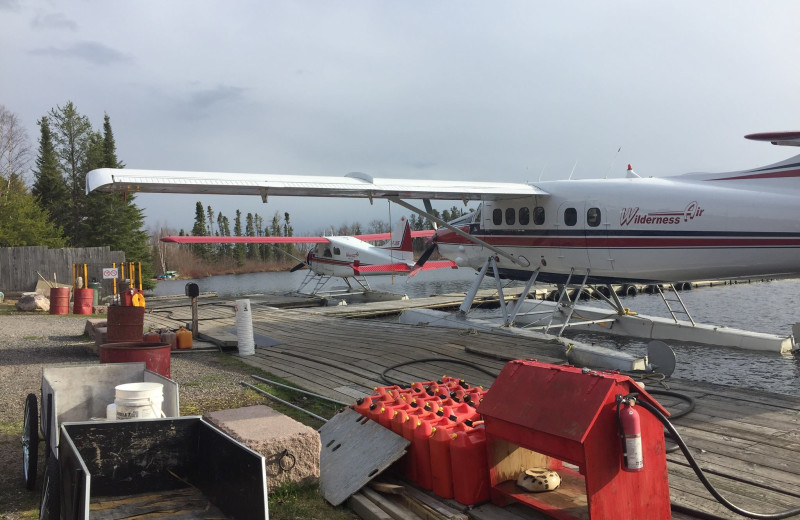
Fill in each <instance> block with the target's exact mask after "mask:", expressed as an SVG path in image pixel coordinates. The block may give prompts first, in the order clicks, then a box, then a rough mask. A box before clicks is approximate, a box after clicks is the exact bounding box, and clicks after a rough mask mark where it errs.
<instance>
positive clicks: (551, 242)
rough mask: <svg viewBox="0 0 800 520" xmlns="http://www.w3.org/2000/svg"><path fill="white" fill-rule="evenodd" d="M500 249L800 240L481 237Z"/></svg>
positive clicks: (799, 242)
mask: <svg viewBox="0 0 800 520" xmlns="http://www.w3.org/2000/svg"><path fill="white" fill-rule="evenodd" d="M476 237H477V238H479V239H481V240H483V241H484V242H486V243H488V244H491V245H493V246H497V247H567V248H584V247H585V248H613V249H622V248H659V247H663V248H676V247H800V237H797V238H793V237H786V238H780V237H778V238H775V237H769V238H757V237H741V238H737V237H585V236H569V237H550V236H548V237H513V236H480V235H476ZM438 242H439V244H442V245H476V244H474V243H473V242H470V241H469V240H467V239H466V238H463V237H460V236H458V235H453V236H452V237H451V236H448V237H447V238H446V239H443V238H442V237H440V238H439V240H438Z"/></svg>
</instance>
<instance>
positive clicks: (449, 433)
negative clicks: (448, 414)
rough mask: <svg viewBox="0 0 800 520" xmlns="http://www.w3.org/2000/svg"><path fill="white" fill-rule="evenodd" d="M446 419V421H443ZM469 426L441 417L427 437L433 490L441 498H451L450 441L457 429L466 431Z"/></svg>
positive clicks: (451, 468)
mask: <svg viewBox="0 0 800 520" xmlns="http://www.w3.org/2000/svg"><path fill="white" fill-rule="evenodd" d="M445 421H447V422H445ZM468 429H469V426H466V425H463V424H457V423H454V422H452V421H450V420H449V419H442V420H440V422H439V423H438V425H437V426H436V427H435V431H434V432H433V435H431V437H430V439H428V443H429V444H430V450H431V477H433V492H434V493H436V494H437V495H439V496H440V497H442V498H453V467H452V464H451V459H450V443H451V442H452V440H453V434H454V433H455V432H457V431H466V430H468Z"/></svg>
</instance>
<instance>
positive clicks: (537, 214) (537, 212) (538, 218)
mask: <svg viewBox="0 0 800 520" xmlns="http://www.w3.org/2000/svg"><path fill="white" fill-rule="evenodd" d="M533 223H534V224H536V225H537V226H541V225H542V224H544V208H543V207H542V206H536V207H535V208H533Z"/></svg>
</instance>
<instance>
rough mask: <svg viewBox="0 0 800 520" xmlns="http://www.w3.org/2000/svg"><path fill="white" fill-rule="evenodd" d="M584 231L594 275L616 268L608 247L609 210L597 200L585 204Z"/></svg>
mask: <svg viewBox="0 0 800 520" xmlns="http://www.w3.org/2000/svg"><path fill="white" fill-rule="evenodd" d="M583 216H584V232H585V236H586V247H587V249H586V251H587V255H588V256H589V265H590V268H591V270H592V274H593V275H600V274H601V273H602V272H608V271H613V270H614V259H613V258H612V257H611V251H610V249H609V248H608V228H609V226H610V223H609V221H608V212H607V211H606V208H605V207H604V206H603V205H602V204H600V202H599V201H596V200H587V201H586V202H585V204H584V215H583Z"/></svg>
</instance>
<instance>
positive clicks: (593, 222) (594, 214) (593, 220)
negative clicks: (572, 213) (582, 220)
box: [586, 208, 601, 227]
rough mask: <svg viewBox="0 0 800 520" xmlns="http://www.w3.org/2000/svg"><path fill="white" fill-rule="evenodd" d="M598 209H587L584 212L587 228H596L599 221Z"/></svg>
mask: <svg viewBox="0 0 800 520" xmlns="http://www.w3.org/2000/svg"><path fill="white" fill-rule="evenodd" d="M600 217H601V215H600V208H589V210H588V211H587V212H586V224H587V225H588V226H589V227H597V226H599V225H600V220H601V218H600Z"/></svg>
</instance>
